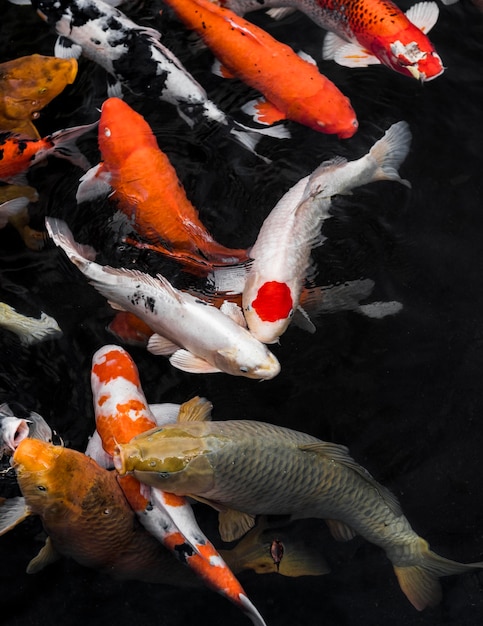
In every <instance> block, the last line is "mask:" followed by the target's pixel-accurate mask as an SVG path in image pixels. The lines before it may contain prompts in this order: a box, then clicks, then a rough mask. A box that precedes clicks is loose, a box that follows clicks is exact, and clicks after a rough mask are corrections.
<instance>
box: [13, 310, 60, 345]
mask: <svg viewBox="0 0 483 626" xmlns="http://www.w3.org/2000/svg"><path fill="white" fill-rule="evenodd" d="M37 322H38V327H37V328H31V329H29V331H28V333H26V334H25V335H23V336H22V337H21V342H22V343H23V344H25V345H29V346H30V345H33V344H35V343H40V342H41V341H46V340H47V339H54V338H56V337H61V336H62V330H61V328H60V326H59V325H58V324H57V321H56V320H55V319H54V318H53V317H51V316H50V315H47V313H44V311H42V312H41V314H40V318H39V319H38V320H37Z"/></svg>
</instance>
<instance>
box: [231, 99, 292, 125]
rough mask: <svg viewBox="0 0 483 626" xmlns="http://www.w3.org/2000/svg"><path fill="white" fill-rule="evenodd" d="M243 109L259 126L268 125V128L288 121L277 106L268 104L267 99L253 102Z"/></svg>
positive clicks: (245, 105)
mask: <svg viewBox="0 0 483 626" xmlns="http://www.w3.org/2000/svg"><path fill="white" fill-rule="evenodd" d="M241 109H242V111H243V112H244V113H246V114H247V115H250V116H251V117H253V119H254V120H255V121H256V122H258V123H259V124H266V125H267V126H270V125H271V124H274V123H275V122H280V121H281V120H286V119H287V116H286V115H285V113H282V111H279V110H278V109H277V107H276V106H275V105H273V104H271V103H270V102H267V100H265V98H257V99H256V100H251V101H250V102H247V103H246V104H244V105H243V106H242V108H241Z"/></svg>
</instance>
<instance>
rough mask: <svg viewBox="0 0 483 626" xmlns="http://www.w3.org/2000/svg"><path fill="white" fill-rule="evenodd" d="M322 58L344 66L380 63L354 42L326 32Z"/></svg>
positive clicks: (363, 65) (365, 65) (366, 65)
mask: <svg viewBox="0 0 483 626" xmlns="http://www.w3.org/2000/svg"><path fill="white" fill-rule="evenodd" d="M322 58H323V59H324V60H325V61H335V62H336V63H338V64H339V65H343V66H344V67H368V66H369V65H380V64H381V62H380V61H379V59H378V58H377V57H375V56H374V55H373V54H371V53H370V52H369V51H368V50H366V49H365V48H363V47H362V46H359V45H358V44H356V43H348V42H347V41H345V39H342V38H341V37H338V36H337V35H336V34H335V33H327V34H326V36H325V39H324V45H323V47H322Z"/></svg>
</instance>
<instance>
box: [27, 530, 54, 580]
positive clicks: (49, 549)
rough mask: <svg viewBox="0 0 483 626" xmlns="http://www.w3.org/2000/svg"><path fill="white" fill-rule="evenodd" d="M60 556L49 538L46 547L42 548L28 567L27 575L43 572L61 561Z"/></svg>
mask: <svg viewBox="0 0 483 626" xmlns="http://www.w3.org/2000/svg"><path fill="white" fill-rule="evenodd" d="M60 556H61V555H60V554H59V553H58V552H57V550H56V549H55V548H54V546H53V544H52V541H51V539H50V537H47V541H46V542H45V545H44V546H43V547H42V548H41V550H40V552H39V553H38V554H37V556H35V557H34V558H33V559H32V560H31V561H30V563H29V564H28V565H27V574H36V573H37V572H40V570H43V569H44V567H47V565H50V564H51V563H55V561H58V560H59V559H60Z"/></svg>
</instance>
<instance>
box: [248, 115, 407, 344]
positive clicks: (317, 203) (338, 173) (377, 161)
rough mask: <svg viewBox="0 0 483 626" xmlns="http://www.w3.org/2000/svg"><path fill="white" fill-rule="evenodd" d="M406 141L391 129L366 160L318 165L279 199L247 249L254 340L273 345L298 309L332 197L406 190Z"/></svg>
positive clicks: (400, 130)
mask: <svg viewBox="0 0 483 626" xmlns="http://www.w3.org/2000/svg"><path fill="white" fill-rule="evenodd" d="M410 142H411V132H410V130H409V126H408V125H407V124H406V122H398V123H397V124H393V126H391V127H390V128H389V130H388V131H386V133H385V135H384V137H382V139H380V140H379V141H377V142H376V143H375V144H374V145H373V146H372V148H371V149H370V151H369V152H368V153H367V154H366V155H364V156H363V157H361V158H360V159H357V160H354V161H346V160H345V159H343V158H342V157H336V158H335V159H333V160H331V161H327V162H324V163H322V165H320V166H319V167H318V168H317V169H316V170H315V171H314V172H313V173H312V174H311V175H309V176H306V177H305V178H302V179H301V180H300V181H299V182H298V183H297V184H296V185H294V186H293V187H292V188H291V189H289V191H288V192H287V193H286V194H285V195H284V196H283V197H282V198H281V199H280V200H279V202H278V203H277V205H276V206H275V207H274V208H273V209H272V211H271V212H270V214H269V215H268V217H267V218H266V219H265V221H264V223H263V224H262V227H261V229H260V231H259V233H258V236H257V239H256V242H255V244H254V245H253V247H252V248H251V249H250V256H251V257H252V258H253V259H254V261H253V262H252V263H251V264H250V267H249V270H248V274H247V277H246V280H245V285H244V288H243V298H242V307H243V313H244V315H245V319H246V322H247V325H248V329H249V330H250V332H251V333H252V335H253V336H254V337H256V338H257V339H259V340H260V341H263V342H264V343H275V342H277V341H278V339H279V337H280V336H281V335H282V334H283V333H284V332H285V331H286V329H287V327H288V326H289V324H290V322H291V320H292V318H293V316H294V313H295V312H296V310H297V309H299V310H300V309H301V307H300V297H301V293H302V289H303V286H304V281H305V279H306V277H307V272H308V270H309V268H310V267H311V260H310V253H311V249H312V248H313V247H314V246H316V245H320V244H321V243H322V242H323V240H324V239H325V237H323V235H321V232H320V231H321V227H322V224H323V222H324V221H325V220H326V219H328V218H329V217H330V210H331V207H332V198H333V196H335V195H337V194H344V193H350V191H351V190H352V189H353V188H354V187H358V186H361V185H365V184H367V183H370V182H373V181H377V180H395V181H398V182H400V183H403V184H406V185H408V184H409V183H407V181H404V180H402V179H401V178H400V176H399V174H398V172H397V168H398V167H399V165H400V164H401V163H402V161H403V160H404V159H405V157H406V155H407V153H408V151H409V145H410ZM302 313H303V312H302Z"/></svg>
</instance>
